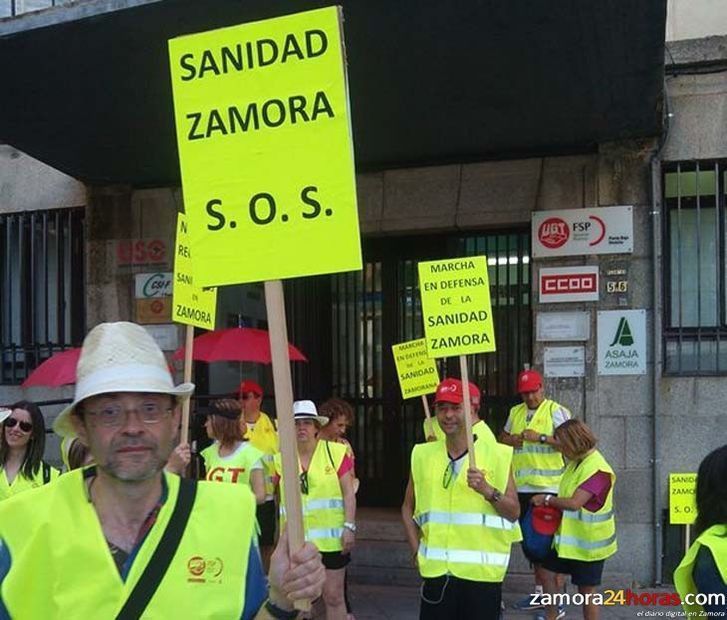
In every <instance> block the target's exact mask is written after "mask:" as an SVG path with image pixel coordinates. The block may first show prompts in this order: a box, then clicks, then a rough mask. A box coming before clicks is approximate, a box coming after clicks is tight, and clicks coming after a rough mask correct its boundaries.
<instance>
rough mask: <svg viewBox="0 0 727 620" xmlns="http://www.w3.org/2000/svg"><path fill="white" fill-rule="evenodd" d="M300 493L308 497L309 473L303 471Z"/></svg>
mask: <svg viewBox="0 0 727 620" xmlns="http://www.w3.org/2000/svg"><path fill="white" fill-rule="evenodd" d="M300 492H301V493H302V494H303V495H308V472H307V471H303V472H301V473H300Z"/></svg>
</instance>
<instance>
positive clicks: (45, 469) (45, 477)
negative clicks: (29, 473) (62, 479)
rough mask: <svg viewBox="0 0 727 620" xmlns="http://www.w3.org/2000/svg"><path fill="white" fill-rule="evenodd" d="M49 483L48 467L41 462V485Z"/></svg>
mask: <svg viewBox="0 0 727 620" xmlns="http://www.w3.org/2000/svg"><path fill="white" fill-rule="evenodd" d="M49 482H50V465H48V463H46V462H45V461H43V484H48V483H49Z"/></svg>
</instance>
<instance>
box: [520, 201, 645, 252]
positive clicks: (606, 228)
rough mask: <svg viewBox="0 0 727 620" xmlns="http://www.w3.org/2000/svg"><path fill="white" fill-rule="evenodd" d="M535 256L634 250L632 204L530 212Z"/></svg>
mask: <svg viewBox="0 0 727 620" xmlns="http://www.w3.org/2000/svg"><path fill="white" fill-rule="evenodd" d="M532 248H533V256H534V257H536V258H547V257H549V256H579V255H586V254H630V253H631V252H633V251H634V223H633V207H630V206H629V207H601V208H598V209H567V210H562V211H538V212H536V213H533V222H532Z"/></svg>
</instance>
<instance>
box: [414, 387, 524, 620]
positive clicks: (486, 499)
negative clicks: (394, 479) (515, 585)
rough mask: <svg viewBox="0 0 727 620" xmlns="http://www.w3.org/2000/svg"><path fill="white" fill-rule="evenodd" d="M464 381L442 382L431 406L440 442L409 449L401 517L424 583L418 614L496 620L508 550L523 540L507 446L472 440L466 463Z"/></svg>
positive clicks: (431, 618) (427, 619)
mask: <svg viewBox="0 0 727 620" xmlns="http://www.w3.org/2000/svg"><path fill="white" fill-rule="evenodd" d="M462 405H463V394H462V383H461V382H460V381H458V380H456V379H445V380H444V381H442V382H441V383H440V384H439V386H438V387H437V392H436V394H435V400H434V410H435V413H436V415H437V421H438V423H439V425H440V426H441V428H442V431H443V432H444V434H445V439H444V441H432V442H428V443H423V444H417V445H416V446H414V449H413V450H412V454H411V476H410V478H409V483H408V485H407V488H406V494H405V497H404V503H403V505H402V507H401V514H402V518H403V521H404V527H405V530H406V536H407V541H408V542H409V546H410V548H411V550H412V554H413V559H414V562H415V563H416V566H417V568H418V569H419V573H420V575H421V576H422V578H423V580H424V583H423V585H422V590H421V602H420V611H419V618H420V619H421V620H438V619H441V618H468V617H474V616H473V613H475V611H474V610H476V613H475V615H476V617H477V618H478V619H482V620H497V618H498V617H499V615H500V601H501V597H502V581H503V579H504V577H505V573H506V572H507V567H508V564H509V561H510V547H511V545H512V543H513V542H515V541H517V540H521V536H520V528H519V526H518V523H517V518H518V515H519V512H520V506H519V504H518V499H517V493H516V490H515V481H514V479H513V477H512V468H511V460H512V448H509V447H507V446H503V445H502V444H499V443H497V442H495V441H493V442H487V441H483V440H481V439H480V437H479V436H478V437H477V440H476V441H475V442H474V450H475V454H476V456H477V459H476V460H477V468H476V469H475V468H468V454H467V451H468V446H467V433H466V424H465V417H464V416H465V413H464V407H463V406H462Z"/></svg>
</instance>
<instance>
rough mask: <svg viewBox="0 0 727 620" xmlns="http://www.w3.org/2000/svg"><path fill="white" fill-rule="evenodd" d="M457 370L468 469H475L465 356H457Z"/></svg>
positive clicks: (475, 460) (470, 404) (470, 405)
mask: <svg viewBox="0 0 727 620" xmlns="http://www.w3.org/2000/svg"><path fill="white" fill-rule="evenodd" d="M459 370H460V376H461V377H462V398H463V404H464V423H465V428H466V429H467V452H468V454H469V460H470V467H471V468H473V469H477V459H476V458H475V442H474V441H473V440H472V403H471V402H470V379H469V372H468V370H467V356H466V355H460V356H459Z"/></svg>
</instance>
